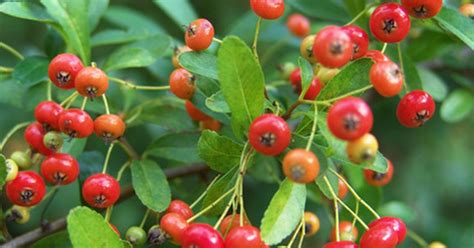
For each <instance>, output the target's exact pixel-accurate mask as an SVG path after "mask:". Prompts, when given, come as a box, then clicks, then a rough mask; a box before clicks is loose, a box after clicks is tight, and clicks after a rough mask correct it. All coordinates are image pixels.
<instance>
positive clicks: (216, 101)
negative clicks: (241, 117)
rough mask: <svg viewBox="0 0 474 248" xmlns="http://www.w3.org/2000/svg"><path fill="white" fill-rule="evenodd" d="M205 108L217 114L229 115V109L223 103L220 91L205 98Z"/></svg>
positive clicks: (224, 102) (225, 103)
mask: <svg viewBox="0 0 474 248" xmlns="http://www.w3.org/2000/svg"><path fill="white" fill-rule="evenodd" d="M206 107H208V108H209V109H210V110H212V111H214V112H217V113H230V108H229V105H228V104H227V102H226V101H225V98H224V94H223V93H222V91H218V92H216V93H214V94H212V96H210V97H208V98H206Z"/></svg>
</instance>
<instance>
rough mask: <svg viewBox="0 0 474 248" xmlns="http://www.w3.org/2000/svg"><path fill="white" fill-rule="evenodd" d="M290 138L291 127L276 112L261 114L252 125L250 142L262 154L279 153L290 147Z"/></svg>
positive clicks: (273, 154)
mask: <svg viewBox="0 0 474 248" xmlns="http://www.w3.org/2000/svg"><path fill="white" fill-rule="evenodd" d="M290 140H291V131H290V127H288V124H287V123H286V121H285V120H283V119H282V118H281V117H279V116H276V115H274V114H264V115H261V116H259V117H257V118H256V119H255V120H254V121H253V122H252V124H251V125H250V129H249V142H250V144H251V145H252V146H253V148H255V150H257V152H260V153H262V154H265V155H270V156H275V155H278V154H280V153H281V152H283V151H284V150H285V149H286V148H287V147H288V145H289V144H290Z"/></svg>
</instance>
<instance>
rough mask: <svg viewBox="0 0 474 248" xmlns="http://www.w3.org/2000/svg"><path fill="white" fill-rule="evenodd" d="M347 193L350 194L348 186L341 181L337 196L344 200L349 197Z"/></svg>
mask: <svg viewBox="0 0 474 248" xmlns="http://www.w3.org/2000/svg"><path fill="white" fill-rule="evenodd" d="M347 192H349V189H348V188H347V185H346V184H345V183H344V182H343V181H342V180H341V179H339V181H338V191H337V196H338V197H339V199H344V198H345V197H346V195H347Z"/></svg>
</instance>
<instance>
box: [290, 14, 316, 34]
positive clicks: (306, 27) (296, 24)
mask: <svg viewBox="0 0 474 248" xmlns="http://www.w3.org/2000/svg"><path fill="white" fill-rule="evenodd" d="M286 26H287V27H288V29H289V30H290V32H291V33H292V34H294V35H295V36H297V37H300V38H304V37H305V36H306V35H308V34H309V32H310V31H311V23H310V22H309V20H308V18H306V17H305V16H303V15H301V14H292V15H290V16H289V17H288V20H287V21H286Z"/></svg>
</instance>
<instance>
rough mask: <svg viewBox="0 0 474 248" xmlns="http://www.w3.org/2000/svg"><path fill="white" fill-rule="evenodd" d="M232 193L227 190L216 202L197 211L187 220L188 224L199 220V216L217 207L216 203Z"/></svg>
mask: <svg viewBox="0 0 474 248" xmlns="http://www.w3.org/2000/svg"><path fill="white" fill-rule="evenodd" d="M233 191H234V189H230V190H228V191H227V192H225V193H224V194H223V195H222V196H221V197H219V198H218V199H217V200H215V201H214V202H213V203H211V204H210V205H209V206H207V207H205V208H204V209H203V210H201V211H199V212H198V213H197V214H195V215H194V216H193V217H191V218H189V219H188V220H187V222H188V223H190V222H193V221H194V220H195V219H197V218H199V217H200V216H201V215H203V214H205V213H206V212H207V211H209V210H210V209H212V208H213V207H215V206H216V205H217V203H219V202H220V201H222V200H223V199H224V198H225V197H227V196H228V195H230V193H232V192H233Z"/></svg>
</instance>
